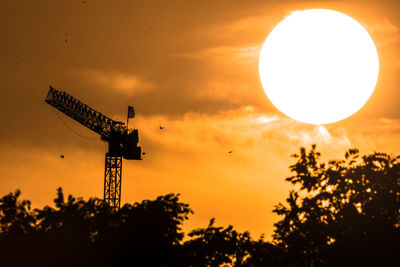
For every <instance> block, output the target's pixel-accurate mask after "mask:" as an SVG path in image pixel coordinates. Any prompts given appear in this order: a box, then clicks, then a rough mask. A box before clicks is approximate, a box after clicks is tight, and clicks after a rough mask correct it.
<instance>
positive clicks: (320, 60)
mask: <svg viewBox="0 0 400 267" xmlns="http://www.w3.org/2000/svg"><path fill="white" fill-rule="evenodd" d="M259 71H260V78H261V83H262V86H263V88H264V91H265V93H266V95H267V96H268V98H269V99H270V100H271V102H272V103H273V104H274V105H275V106H276V107H277V108H278V109H279V110H280V111H282V112H283V113H285V114H286V115H287V116H289V117H291V118H293V119H295V120H298V121H301V122H305V123H310V124H328V123H333V122H336V121H339V120H342V119H345V118H347V117H349V116H351V115H352V114H354V113H355V112H357V111H358V110H359V109H360V108H361V107H362V106H363V105H364V104H365V103H366V102H367V100H368V99H369V97H370V96H371V94H372V92H373V91H374V89H375V86H376V83H377V80H378V73H379V59H378V53H377V50H376V47H375V44H374V42H373V40H372V38H371V37H370V36H369V34H368V32H367V31H366V30H365V29H364V27H363V26H361V25H360V24H359V23H358V22H357V21H355V20H354V19H353V18H351V17H349V16H347V15H345V14H343V13H340V12H337V11H333V10H328V9H310V10H304V11H296V12H293V13H292V14H291V15H290V16H288V17H286V18H285V19H284V20H283V21H281V22H280V23H279V24H278V25H277V26H276V27H275V28H274V29H273V30H272V32H271V33H270V34H269V35H268V37H267V39H266V40H265V43H264V45H263V47H262V49H261V53H260V61H259Z"/></svg>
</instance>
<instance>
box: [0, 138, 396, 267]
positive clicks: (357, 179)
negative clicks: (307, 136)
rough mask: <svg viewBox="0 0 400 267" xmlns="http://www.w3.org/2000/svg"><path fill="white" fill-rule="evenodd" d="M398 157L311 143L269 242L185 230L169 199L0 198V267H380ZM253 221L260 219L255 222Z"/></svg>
mask: <svg viewBox="0 0 400 267" xmlns="http://www.w3.org/2000/svg"><path fill="white" fill-rule="evenodd" d="M399 158H400V157H399V156H398V157H395V156H393V155H388V154H385V153H373V154H370V155H366V156H360V155H359V151H358V150H357V149H350V150H348V151H347V152H346V153H345V157H344V159H342V160H331V161H329V162H328V163H323V162H321V154H320V153H319V152H318V151H317V150H316V146H315V145H314V146H312V147H311V149H310V150H309V151H307V150H306V149H305V148H301V149H300V151H299V153H298V154H294V155H293V159H294V160H295V163H294V164H292V165H291V166H289V168H290V170H291V172H292V174H293V175H292V176H290V177H288V178H286V180H287V181H288V182H290V183H292V184H293V185H294V189H293V190H292V191H290V192H289V196H288V198H287V199H286V203H279V204H278V205H276V206H275V208H274V210H273V211H274V212H275V213H277V214H278V215H280V216H281V219H280V220H279V221H278V222H276V223H275V230H274V234H273V236H272V242H266V241H265V240H264V237H263V236H261V237H260V238H259V239H257V240H255V239H253V238H252V237H251V235H250V233H249V232H238V231H236V230H235V229H234V227H233V226H227V227H220V226H215V219H214V218H212V219H211V220H210V223H209V225H208V226H206V227H205V228H199V229H195V230H193V231H191V232H189V233H188V234H186V237H185V233H184V232H183V230H182V224H183V222H184V221H186V220H187V219H188V217H189V215H190V214H192V213H193V211H192V210H191V209H190V207H189V205H188V204H186V203H182V202H181V201H180V200H179V194H167V195H165V196H160V197H157V198H156V199H154V200H144V201H142V202H140V203H134V204H125V205H124V206H123V207H122V208H121V209H120V210H118V211H114V210H112V209H111V208H110V207H109V206H107V205H106V204H105V203H104V202H103V201H102V200H100V199H97V198H91V199H89V200H87V201H85V200H83V199H81V198H74V197H73V196H71V195H69V196H68V197H67V198H66V199H65V198H64V194H63V191H62V189H61V188H59V189H58V190H57V195H56V198H55V199H54V205H53V207H50V206H46V207H44V208H42V209H34V210H32V209H31V203H30V201H28V200H20V194H21V192H20V191H19V190H17V191H16V192H14V193H9V194H7V195H5V196H3V197H2V198H1V199H0V261H1V263H2V265H3V264H4V266H344V265H346V266H347V265H356V266H363V265H364V266H370V265H375V266H386V265H392V264H393V263H396V262H398V260H397V255H398V253H399V252H400V251H399V250H400V244H399V243H400V231H399V226H400V214H399V213H400V183H399V181H400V179H399V178H400V164H399ZM254 219H255V220H256V219H257V218H254Z"/></svg>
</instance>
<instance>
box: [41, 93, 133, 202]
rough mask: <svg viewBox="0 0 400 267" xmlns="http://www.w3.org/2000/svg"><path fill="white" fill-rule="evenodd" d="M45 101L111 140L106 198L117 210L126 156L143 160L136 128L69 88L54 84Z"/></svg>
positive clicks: (109, 141) (107, 160)
mask: <svg viewBox="0 0 400 267" xmlns="http://www.w3.org/2000/svg"><path fill="white" fill-rule="evenodd" d="M45 102H46V103H48V104H49V105H51V106H53V107H54V108H56V109H57V110H59V111H61V112H62V113H64V114H65V115H67V116H68V117H70V118H72V119H74V120H75V121H77V122H79V123H80V124H82V125H83V126H86V127H87V128H89V129H91V130H92V131H94V132H96V133H98V134H99V135H100V139H101V140H102V141H105V142H107V143H108V152H107V153H106V154H105V171H104V201H105V202H106V203H108V204H109V205H110V206H111V207H113V208H114V209H115V210H117V209H119V208H120V206H121V178H122V158H124V159H128V160H141V147H139V146H137V144H138V142H139V135H138V131H137V130H136V129H134V130H129V129H128V128H127V127H126V126H125V123H123V122H120V121H115V120H112V119H110V118H108V117H107V116H105V115H103V114H101V113H100V112H98V111H96V110H94V109H92V108H91V107H89V106H88V105H86V104H84V103H82V102H81V101H79V100H78V99H76V98H74V97H73V96H71V95H69V94H67V93H66V92H63V91H59V90H56V89H54V88H53V87H51V86H50V89H49V92H48V93H47V97H46V99H45Z"/></svg>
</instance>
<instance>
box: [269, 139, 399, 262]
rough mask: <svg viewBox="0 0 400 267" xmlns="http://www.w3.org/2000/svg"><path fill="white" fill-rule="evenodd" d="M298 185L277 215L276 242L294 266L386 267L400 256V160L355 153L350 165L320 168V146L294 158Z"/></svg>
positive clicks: (341, 163)
mask: <svg viewBox="0 0 400 267" xmlns="http://www.w3.org/2000/svg"><path fill="white" fill-rule="evenodd" d="M293 157H294V158H296V159H297V162H296V163H295V164H294V165H292V166H290V170H291V171H292V172H294V175H293V176H291V177H289V178H287V179H286V180H287V181H289V182H291V183H292V184H294V185H296V186H297V187H298V188H299V189H298V191H296V192H295V191H291V192H290V193H289V197H288V198H287V200H286V202H287V205H283V204H278V205H277V206H276V207H275V209H274V212H275V213H277V214H278V215H282V216H283V219H282V220H280V221H279V222H277V223H276V224H275V234H274V236H273V237H274V241H275V242H276V244H277V245H278V246H279V247H281V248H282V249H284V250H286V251H287V258H288V259H289V263H288V264H289V265H293V266H314V265H333V266H343V265H356V266H362V265H364V266H366V265H368V266H370V265H371V264H372V265H375V266H378V265H379V266H384V265H385V264H389V263H393V262H398V259H397V258H398V256H397V254H398V252H400V246H399V245H400V239H399V237H400V236H399V234H400V232H399V225H400V217H399V215H400V214H399V210H400V184H399V181H400V180H399V178H400V164H399V157H393V156H390V155H387V154H384V153H373V154H371V155H368V156H363V157H360V155H359V152H358V150H357V149H350V150H348V151H347V152H346V154H345V159H344V160H332V161H329V163H328V164H324V163H320V153H319V152H317V151H316V147H315V145H313V146H312V148H311V150H310V151H309V152H308V153H307V152H306V150H305V149H304V148H301V149H300V154H295V155H293Z"/></svg>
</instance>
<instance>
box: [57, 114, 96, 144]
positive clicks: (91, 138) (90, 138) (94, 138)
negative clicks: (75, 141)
mask: <svg viewBox="0 0 400 267" xmlns="http://www.w3.org/2000/svg"><path fill="white" fill-rule="evenodd" d="M51 110H52V111H53V112H54V114H56V116H57V118H58V119H59V120H60V121H61V123H62V124H64V126H66V127H67V128H68V129H70V130H71V131H72V132H73V133H75V134H76V135H78V136H80V137H83V138H86V139H89V140H98V138H97V137H87V136H84V135H81V134H80V133H78V132H76V131H75V130H74V129H72V128H71V127H70V126H68V124H66V123H65V122H64V121H63V120H62V119H61V118H60V116H58V114H57V112H56V111H55V110H54V109H53V108H51Z"/></svg>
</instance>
